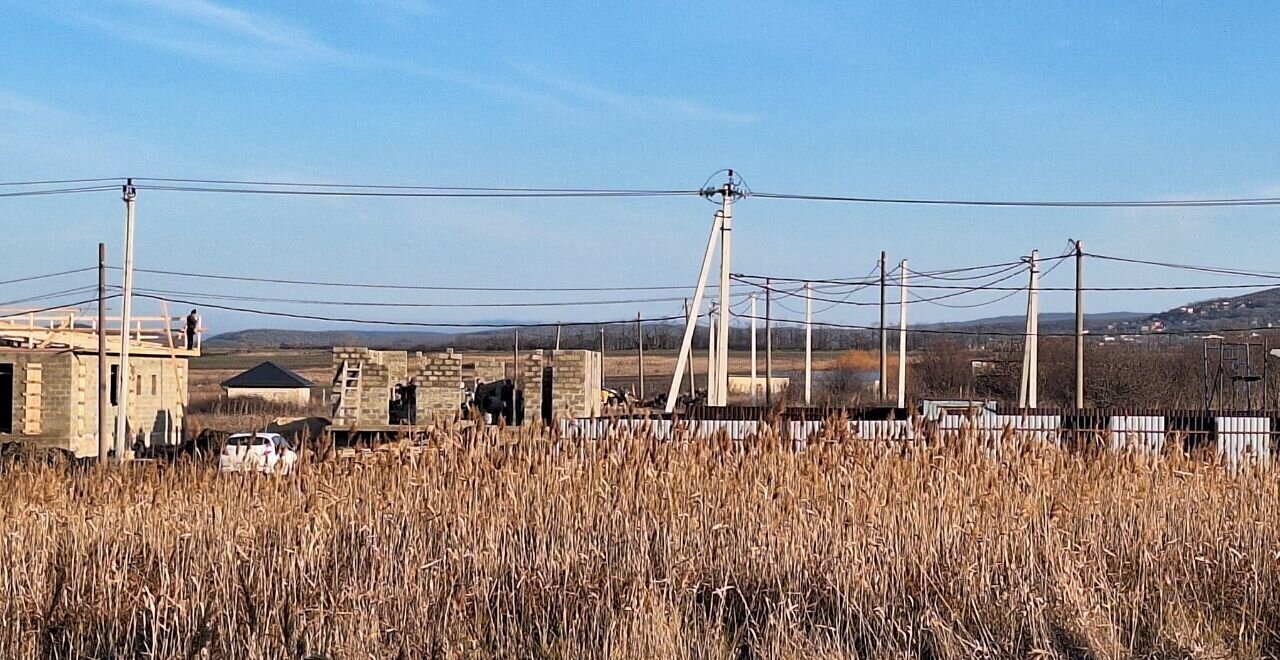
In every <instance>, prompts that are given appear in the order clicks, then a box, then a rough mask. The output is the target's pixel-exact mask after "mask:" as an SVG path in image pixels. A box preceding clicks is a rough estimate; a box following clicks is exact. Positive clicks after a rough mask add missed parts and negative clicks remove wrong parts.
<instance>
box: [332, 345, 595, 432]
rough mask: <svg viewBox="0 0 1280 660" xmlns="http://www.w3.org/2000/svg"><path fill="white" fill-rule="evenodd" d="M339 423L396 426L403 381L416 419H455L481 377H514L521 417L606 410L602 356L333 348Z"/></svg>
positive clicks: (335, 408)
mask: <svg viewBox="0 0 1280 660" xmlns="http://www.w3.org/2000/svg"><path fill="white" fill-rule="evenodd" d="M333 366H334V390H333V391H334V398H333V402H332V403H333V411H334V412H333V425H334V426H335V427H358V428H363V429H374V430H376V429H378V428H380V427H383V426H389V425H391V420H390V410H391V407H392V401H393V397H394V396H395V393H396V387H397V386H401V387H403V386H405V385H409V384H411V385H412V386H413V399H414V400H413V410H414V413H415V415H414V417H413V419H414V420H415V421H416V422H417V423H418V424H425V423H429V422H430V421H432V420H434V419H440V418H442V417H445V418H452V417H454V416H456V415H457V414H458V413H459V412H460V411H461V409H462V404H463V402H464V401H466V400H467V396H468V392H469V391H470V390H471V389H472V388H473V387H474V385H475V383H476V380H477V379H479V380H481V381H483V382H495V381H499V380H503V379H512V380H514V381H515V384H516V387H517V388H518V390H519V391H520V392H521V393H522V396H517V400H518V401H521V402H522V403H523V409H522V411H521V412H522V414H520V415H518V417H521V418H523V419H524V420H525V421H526V422H527V421H532V420H534V419H542V420H544V421H547V422H549V421H551V420H552V419H555V418H563V417H575V418H576V417H595V416H598V415H599V414H600V410H601V400H600V385H601V383H600V354H599V353H597V352H594V351H541V350H537V351H530V352H527V353H522V354H520V355H519V356H518V358H517V356H514V355H511V356H494V355H471V356H467V355H464V354H462V353H458V352H455V351H454V350H453V349H448V350H446V351H442V352H437V353H425V354H424V353H417V354H415V355H414V356H413V357H412V358H410V357H409V354H408V352H406V351H379V350H372V349H369V348H364V347H352V346H345V347H336V348H334V349H333Z"/></svg>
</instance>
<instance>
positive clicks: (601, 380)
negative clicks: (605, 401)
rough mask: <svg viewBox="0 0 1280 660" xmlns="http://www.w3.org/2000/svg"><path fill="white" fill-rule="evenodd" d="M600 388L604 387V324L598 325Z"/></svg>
mask: <svg viewBox="0 0 1280 660" xmlns="http://www.w3.org/2000/svg"><path fill="white" fill-rule="evenodd" d="M600 389H604V326H603V325H602V326H600Z"/></svg>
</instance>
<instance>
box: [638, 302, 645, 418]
mask: <svg viewBox="0 0 1280 660" xmlns="http://www.w3.org/2000/svg"><path fill="white" fill-rule="evenodd" d="M636 373H637V374H639V376H640V385H639V388H640V400H644V322H643V321H641V320H640V312H636Z"/></svg>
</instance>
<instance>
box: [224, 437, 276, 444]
mask: <svg viewBox="0 0 1280 660" xmlns="http://www.w3.org/2000/svg"><path fill="white" fill-rule="evenodd" d="M269 444H271V438H269V437H267V436H261V435H260V436H256V437H252V436H247V435H233V436H231V437H230V438H227V445H228V446H232V447H247V446H249V445H253V446H259V447H262V446H266V445H269Z"/></svg>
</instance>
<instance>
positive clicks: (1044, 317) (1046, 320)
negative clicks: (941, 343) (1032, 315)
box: [924, 312, 1150, 332]
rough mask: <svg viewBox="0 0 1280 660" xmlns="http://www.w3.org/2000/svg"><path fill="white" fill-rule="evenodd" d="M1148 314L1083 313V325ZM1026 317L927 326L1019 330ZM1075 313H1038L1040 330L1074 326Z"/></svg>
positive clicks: (1121, 321) (1099, 326)
mask: <svg viewBox="0 0 1280 660" xmlns="http://www.w3.org/2000/svg"><path fill="white" fill-rule="evenodd" d="M1149 316H1150V314H1149V313H1146V312H1099V313H1097V314H1085V315H1084V325H1085V327H1086V328H1088V329H1090V330H1095V329H1104V328H1106V327H1107V326H1110V325H1116V324H1124V323H1135V322H1138V321H1141V320H1143V319H1146V318H1147V317H1149ZM1026 322H1027V320H1026V317H1024V316H1021V315H1008V316H990V317H987V318H981V319H973V320H972V321H954V322H948V323H931V324H929V325H927V326H924V327H927V328H934V329H940V330H966V331H972V332H982V331H986V330H990V331H995V330H1008V329H1010V328H1012V329H1015V330H1021V329H1022V328H1023V326H1024V325H1025V324H1026ZM1075 322H1076V315H1075V313H1074V312H1047V313H1042V314H1040V328H1041V330H1045V331H1049V330H1052V329H1056V328H1059V327H1062V328H1068V327H1071V328H1074V327H1075Z"/></svg>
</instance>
